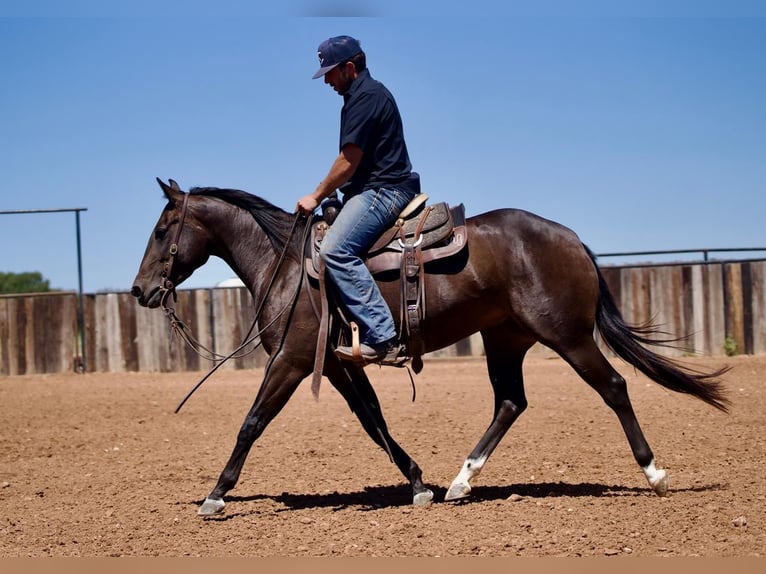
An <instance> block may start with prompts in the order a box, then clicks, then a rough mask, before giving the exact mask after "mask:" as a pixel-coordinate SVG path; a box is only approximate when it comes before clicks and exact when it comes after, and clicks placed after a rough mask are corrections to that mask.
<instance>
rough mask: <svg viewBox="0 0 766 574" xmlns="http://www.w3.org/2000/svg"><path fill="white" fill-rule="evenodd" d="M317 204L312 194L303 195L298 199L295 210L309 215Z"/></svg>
mask: <svg viewBox="0 0 766 574" xmlns="http://www.w3.org/2000/svg"><path fill="white" fill-rule="evenodd" d="M318 205H319V202H318V201H317V200H316V198H315V197H314V196H313V194H308V195H304V196H303V197H301V198H300V199H299V200H298V203H297V204H296V206H295V211H297V212H298V213H301V214H303V215H311V214H312V213H313V212H314V210H315V209H316V208H317V206H318Z"/></svg>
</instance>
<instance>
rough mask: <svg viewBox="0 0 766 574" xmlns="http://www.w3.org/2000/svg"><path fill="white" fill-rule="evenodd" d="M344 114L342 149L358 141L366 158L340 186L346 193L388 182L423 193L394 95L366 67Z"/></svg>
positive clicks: (346, 101)
mask: <svg viewBox="0 0 766 574" xmlns="http://www.w3.org/2000/svg"><path fill="white" fill-rule="evenodd" d="M343 100H344V104H343V109H342V110H341V113H340V149H343V147H344V146H346V145H347V144H355V145H357V146H359V147H360V148H361V149H362V151H363V152H364V153H363V154H362V160H361V162H360V164H359V166H358V167H357V169H356V171H355V172H354V175H352V176H351V179H350V180H349V181H348V183H346V184H345V185H343V186H342V187H341V188H340V191H342V192H343V194H344V196H346V197H348V196H350V195H355V194H357V193H359V192H360V191H362V190H365V189H378V188H380V187H385V186H387V185H391V186H396V187H400V188H402V189H404V190H406V191H409V192H411V193H412V194H413V195H415V194H416V193H419V192H420V178H419V176H418V174H417V173H414V172H413V171H412V164H411V163H410V157H409V154H408V153H407V145H406V144H405V143H404V128H403V126H402V118H401V116H400V115H399V108H398V107H397V106H396V101H394V96H392V95H391V92H389V91H388V90H387V89H386V87H385V86H384V85H383V84H381V83H380V82H378V81H377V80H374V79H373V78H372V76H370V72H369V70H366V69H365V70H362V71H361V72H360V73H359V75H358V76H357V78H356V80H354V82H353V83H352V84H351V87H350V88H349V90H348V92H347V93H346V94H344V96H343Z"/></svg>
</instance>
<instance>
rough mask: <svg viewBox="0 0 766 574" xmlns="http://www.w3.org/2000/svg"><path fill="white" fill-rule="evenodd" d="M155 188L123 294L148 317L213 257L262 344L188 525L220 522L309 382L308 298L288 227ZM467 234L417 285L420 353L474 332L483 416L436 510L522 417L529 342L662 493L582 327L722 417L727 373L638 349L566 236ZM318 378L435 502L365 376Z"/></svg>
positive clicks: (499, 216) (618, 385)
mask: <svg viewBox="0 0 766 574" xmlns="http://www.w3.org/2000/svg"><path fill="white" fill-rule="evenodd" d="M157 181H158V182H159V183H160V186H161V187H162V190H163V191H164V193H165V196H166V197H167V200H168V203H167V205H166V206H165V208H164V209H163V211H162V214H161V215H160V218H159V221H158V222H157V225H156V226H155V228H154V230H153V232H152V234H151V237H150V238H149V244H148V246H147V248H146V253H145V254H144V258H143V261H142V262H141V266H140V268H139V271H138V274H137V276H136V279H135V282H134V284H133V288H132V294H133V295H134V296H135V297H136V299H137V300H138V303H139V304H140V305H143V306H146V307H158V306H160V304H161V303H162V302H163V300H164V299H163V298H165V297H167V295H168V294H169V293H172V291H173V290H174V289H175V287H176V286H177V285H179V284H180V283H182V282H183V281H184V280H185V279H187V278H188V277H189V276H190V275H191V274H192V273H193V272H194V270H195V269H197V268H198V267H200V266H201V265H203V264H204V263H205V262H206V261H207V259H208V257H210V256H211V255H214V256H218V257H220V258H221V259H223V260H224V261H225V262H226V263H227V264H228V265H229V266H230V267H231V268H232V270H233V271H234V272H235V273H236V274H237V275H238V276H239V277H240V278H241V279H242V281H243V282H244V284H245V285H246V286H247V287H248V289H249V290H250V292H251V293H252V295H253V298H254V301H255V302H256V304H257V306H259V307H260V308H261V310H260V313H261V314H260V317H259V325H260V326H261V327H263V326H266V325H268V328H266V329H265V331H263V332H262V334H261V341H262V344H263V348H264V350H265V351H266V352H267V354H268V355H269V361H268V363H267V365H266V369H265V375H264V379H263V382H262V384H261V387H260V389H259V391H258V394H257V396H256V398H255V402H254V403H253V405H252V407H251V409H250V411H249V412H248V414H247V416H246V418H245V420H244V423H243V424H242V427H241V429H240V431H239V434H238V436H237V440H236V444H235V446H234V450H233V452H232V454H231V457H230V458H229V461H228V462H227V464H226V466H225V468H224V469H223V471H222V472H221V475H220V477H219V479H218V482H217V484H216V485H215V488H214V489H213V490H212V492H211V493H210V494H209V495H208V497H207V498H206V500H205V501H204V503H203V504H202V506H201V507H200V509H199V514H200V515H203V516H205V515H212V514H216V513H219V512H222V511H223V509H224V506H225V503H224V496H225V495H226V494H227V493H228V492H229V491H230V490H231V489H232V488H234V486H235V485H236V483H237V481H238V479H239V476H240V472H241V470H242V467H243V465H244V463H245V459H246V457H247V455H248V453H249V451H250V449H251V447H252V445H253V443H254V442H255V440H256V439H258V437H259V436H261V434H262V433H263V431H264V429H265V428H266V426H267V425H268V424H269V423H270V422H271V421H272V419H273V418H274V417H275V416H276V415H277V413H279V411H280V410H281V409H282V408H283V407H284V406H285V404H286V403H287V401H288V400H289V399H290V397H291V396H292V395H293V393H294V391H295V390H296V388H297V387H298V385H299V384H300V383H301V381H303V380H304V379H306V378H307V377H308V376H309V375H310V374H311V373H312V370H313V367H314V358H315V356H314V355H315V351H316V347H317V334H318V327H319V318H318V314H317V312H316V309H317V306H318V303H317V297H318V295H317V290H316V289H315V288H313V287H312V286H310V285H309V283H308V281H305V280H304V274H303V273H302V272H301V270H302V266H303V247H304V246H303V244H302V237H301V234H300V233H293V230H294V229H295V224H296V222H297V221H298V220H297V219H296V218H295V216H294V215H293V214H290V213H288V212H286V211H284V210H282V209H279V208H277V207H275V206H273V205H271V204H270V203H268V202H267V201H265V200H263V199H261V198H258V197H256V196H253V195H250V194H248V193H245V192H242V191H237V190H229V189H218V188H195V189H192V190H191V191H190V192H189V193H184V192H182V191H181V190H180V189H179V187H178V185H177V184H176V183H175V182H173V181H172V180H170V185H167V184H165V183H164V182H162V181H160V180H159V179H158V180H157ZM466 224H467V236H468V247H467V249H464V250H463V252H462V257H459V256H457V257H455V258H453V259H451V260H450V261H449V262H447V263H444V264H443V268H442V269H437V271H440V272H439V273H437V274H429V275H428V276H427V277H426V281H425V288H426V298H425V299H426V301H427V302H428V315H427V318H426V320H425V323H424V333H423V337H424V341H425V346H426V349H425V350H426V352H430V351H434V350H436V349H440V348H443V347H446V346H448V345H452V344H454V343H456V342H458V341H460V340H461V339H464V338H466V337H468V336H470V335H471V334H473V333H476V332H480V333H481V336H482V340H483V343H484V349H485V352H486V360H487V368H488V371H489V379H490V383H491V385H492V389H493V391H494V415H493V417H492V420H491V422H490V424H489V427H488V428H487V430H486V432H485V433H484V435H483V436H482V437H481V439H480V440H479V442H478V443H477V445H476V447H475V448H474V449H473V451H472V452H471V453H470V454H469V455H468V457H467V458H466V459H465V462H464V464H463V467H462V469H461V470H460V471H459V473H458V475H457V477H456V478H455V480H454V481H453V482H452V484H451V485H450V488H449V490H448V492H447V494H446V497H445V499H446V500H457V499H461V498H465V497H467V496H468V495H469V493H470V491H471V486H470V481H471V479H472V478H474V477H476V476H477V475H478V474H479V473H480V472H481V470H482V468H483V467H484V465H485V464H486V462H487V459H488V458H489V456H490V455H491V454H492V452H493V451H494V449H495V447H497V445H498V443H499V442H500V440H501V439H502V438H503V436H504V435H505V433H506V432H507V431H508V429H509V428H510V426H511V425H512V424H513V422H514V421H515V420H516V419H517V418H518V417H519V415H520V414H521V413H522V412H524V410H525V409H526V408H527V399H526V396H525V392H524V382H523V379H522V361H523V360H524V356H525V354H526V352H527V350H528V349H529V348H530V347H531V346H532V345H533V344H534V343H535V342H538V341H539V342H540V343H543V344H544V345H546V346H547V347H549V348H550V349H552V350H554V351H556V352H557V353H558V354H559V355H560V356H561V357H562V358H563V359H564V360H565V361H566V362H567V363H569V365H571V367H572V368H573V369H574V370H575V371H576V372H577V373H578V374H579V375H580V377H582V378H583V379H584V380H585V382H587V383H588V385H590V386H591V387H592V388H593V389H595V391H596V392H597V393H598V394H599V395H600V396H601V398H602V399H603V400H604V402H605V403H606V404H607V405H608V406H609V407H610V408H611V409H612V410H613V411H614V413H615V414H616V415H617V418H618V419H619V421H620V423H621V425H622V427H623V430H624V432H625V435H626V436H627V439H628V443H629V445H630V448H631V450H632V451H633V456H634V457H635V459H636V461H637V462H638V464H639V466H640V467H641V468H642V469H643V472H644V474H645V476H646V479H647V480H648V482H649V485H650V486H651V487H652V489H653V490H654V492H656V493H657V494H658V495H660V496H663V495H664V494H666V492H667V489H668V477H667V473H666V472H665V470H663V469H660V468H657V466H656V465H655V459H654V455H653V453H652V450H651V449H650V447H649V445H648V443H647V441H646V439H645V438H644V435H643V433H642V431H641V428H640V427H639V424H638V421H637V420H636V416H635V414H634V412H633V407H632V406H631V403H630V399H629V398H628V392H627V385H626V382H625V380H624V379H623V377H622V376H620V374H619V373H618V372H617V371H616V370H615V369H614V368H613V367H612V366H611V365H610V363H609V362H608V361H607V359H606V358H605V357H604V355H603V354H602V353H601V351H600V350H599V347H598V346H597V343H596V341H595V340H594V328H598V331H599V332H600V334H601V337H602V338H603V341H604V342H605V343H606V344H608V345H609V346H610V347H611V348H612V349H613V350H614V351H615V353H616V354H617V355H619V356H620V357H622V358H623V359H624V360H625V361H626V362H628V363H629V364H631V365H633V366H634V367H636V368H637V369H638V370H640V371H641V372H643V373H644V374H645V375H646V376H648V377H649V378H651V379H652V380H654V381H656V382H657V383H659V384H660V385H662V386H663V387H666V388H668V389H670V390H673V391H676V392H680V393H687V394H690V395H693V396H695V397H698V398H699V399H701V400H703V401H705V402H706V403H709V404H710V405H712V406H714V407H716V408H719V409H721V410H723V411H726V408H727V405H728V400H727V398H726V396H725V393H724V389H723V384H722V382H721V380H720V376H721V375H722V374H723V372H724V371H725V369H722V370H719V371H716V372H714V373H702V372H697V371H693V370H689V369H687V368H684V367H682V366H680V365H678V364H676V363H675V362H673V361H671V360H669V359H667V358H664V357H662V356H661V355H660V354H658V353H656V352H654V351H652V350H650V349H649V345H651V344H656V343H657V341H656V340H655V337H654V335H655V330H653V329H652V328H650V327H641V328H639V327H634V326H630V325H628V324H626V322H625V321H624V320H623V318H622V316H621V314H620V312H619V311H618V309H617V307H616V305H615V302H614V300H613V298H612V296H611V295H610V293H609V290H608V288H607V285H606V283H605V281H604V279H603V277H602V276H601V273H600V271H599V269H598V266H597V265H596V262H595V259H594V257H593V255H592V254H591V253H590V251H589V250H588V249H587V248H586V247H585V246H584V245H583V244H582V243H581V241H580V240H579V239H578V237H577V236H576V235H575V234H574V233H573V232H572V231H571V230H569V229H567V228H565V227H563V226H562V225H559V224H557V223H554V222H551V221H548V220H545V219H543V218H541V217H538V216H536V215H533V214H531V213H528V212H526V211H521V210H515V209H502V210H496V211H491V212H489V213H485V214H482V215H478V216H475V217H471V218H469V219H468V220H467V223H466ZM277 268H279V269H278V272H277V273H276V274H275V270H277ZM379 284H380V287H381V290H382V292H383V294H384V296H385V298H386V300H387V301H388V303H389V305H390V306H391V308H392V309H396V308H397V307H395V305H398V301H399V296H400V295H399V286H398V279H396V278H390V277H388V278H386V280H381V281H379ZM396 315H397V313H396V312H395V313H394V316H396ZM399 328H401V325H399ZM323 374H324V376H326V377H327V379H328V380H329V381H330V383H331V384H332V385H333V386H334V387H335V388H336V389H337V391H338V392H339V393H340V394H341V395H342V396H343V397H344V399H345V400H346V401H347V402H348V405H349V407H350V408H351V410H352V411H353V412H354V413H355V414H356V415H357V417H358V418H359V421H360V422H361V424H362V426H363V427H364V429H365V430H366V431H367V433H368V434H369V436H370V437H371V438H372V440H373V441H374V442H375V443H377V444H378V445H379V446H380V447H381V448H383V449H384V450H385V451H386V452H388V453H389V455H390V456H391V458H392V459H393V462H394V463H395V464H396V465H397V467H398V468H399V470H400V471H401V472H402V474H403V475H404V476H405V477H406V478H407V480H409V482H410V485H411V487H412V493H413V504H416V505H426V504H429V503H430V502H431V501H432V499H433V493H432V492H431V490H429V489H428V488H427V487H426V486H425V484H424V483H423V480H422V477H421V469H420V467H419V466H418V465H417V463H416V462H415V461H414V460H412V458H410V456H409V455H408V454H407V453H406V452H405V451H404V450H403V449H402V448H401V447H400V446H399V444H398V443H397V442H396V441H395V440H394V439H393V438H392V437H391V435H390V434H389V432H388V428H387V425H386V422H385V420H384V418H383V414H382V412H381V408H380V404H379V402H378V399H377V396H376V394H375V391H374V390H373V388H372V385H371V384H370V382H369V379H368V378H367V376H366V374H365V372H364V369H363V368H362V367H358V366H355V365H354V364H352V363H347V362H341V361H340V360H339V359H337V358H336V357H335V355H334V354H333V353H332V352H331V349H330V348H329V346H328V351H327V353H326V356H325V361H324V369H323Z"/></svg>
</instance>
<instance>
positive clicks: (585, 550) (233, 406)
mask: <svg viewBox="0 0 766 574" xmlns="http://www.w3.org/2000/svg"><path fill="white" fill-rule="evenodd" d="M687 361H691V362H692V363H693V364H695V365H696V366H698V367H705V368H707V367H715V366H720V365H722V364H723V363H724V362H726V363H728V364H731V365H733V366H734V370H733V371H732V372H731V373H730V374H729V375H728V376H727V381H728V387H729V390H730V396H731V399H732V400H733V408H732V412H731V414H728V415H726V414H723V413H720V412H718V411H716V410H714V409H713V408H711V407H708V406H707V405H705V404H703V403H702V402H700V401H698V400H696V399H692V398H690V397H686V396H681V395H677V394H673V393H670V392H668V391H665V390H663V389H662V388H661V387H659V386H658V385H656V384H654V383H650V382H649V381H648V380H647V379H646V378H645V377H643V376H642V375H637V374H636V373H634V372H633V370H632V369H631V368H628V367H626V366H625V365H624V364H623V363H621V362H619V361H615V366H616V367H617V368H618V369H619V370H620V371H621V373H622V374H623V375H624V376H625V377H626V378H627V379H628V381H629V389H630V393H631V397H632V400H633V404H634V407H635V410H636V412H637V415H638V417H639V421H640V422H641V424H642V427H643V430H644V433H645V435H646V436H647V439H648V440H649V443H650V444H651V446H652V448H653V450H654V452H655V455H656V457H657V462H658V465H659V466H662V467H664V468H666V469H667V470H668V472H669V473H670V478H671V492H670V494H669V496H667V497H665V498H659V497H657V496H656V495H654V493H653V492H652V491H651V490H650V489H649V488H648V485H647V484H646V481H645V479H644V477H643V474H642V472H641V471H640V469H639V468H638V466H637V465H636V463H635V462H634V460H633V457H632V455H631V453H630V450H629V448H628V445H627V442H626V440H625V437H624V435H623V433H622V430H621V428H620V426H619V423H618V421H617V418H616V417H615V416H614V415H613V414H612V412H611V411H610V410H609V409H608V408H607V407H606V406H605V405H604V404H603V403H602V402H601V400H600V398H599V397H598V396H597V395H596V394H595V392H593V391H592V390H591V389H590V388H589V387H588V386H587V385H586V384H585V383H584V382H583V381H581V380H580V379H579V378H577V376H576V375H575V374H574V373H573V372H572V370H571V369H570V368H569V367H568V366H567V365H566V364H565V363H564V362H563V361H561V360H560V359H548V358H534V357H533V358H530V359H528V361H527V363H526V369H525V375H526V383H527V394H528V397H529V403H530V407H529V409H528V410H527V412H526V413H524V415H522V417H521V418H520V419H519V420H518V421H517V423H516V424H515V425H514V427H513V428H512V429H511V431H510V432H509V433H508V435H507V436H506V437H505V439H504V440H503V442H502V443H501V444H500V446H499V447H498V449H497V451H496V452H495V454H494V455H493V457H492V458H491V459H490V461H489V463H488V464H487V466H486V467H485V469H484V472H483V473H482V475H481V476H480V477H478V478H477V479H475V480H474V481H473V486H474V491H473V494H472V498H471V499H470V501H469V502H466V503H445V502H444V501H443V498H444V494H445V492H446V489H447V487H448V486H449V484H450V482H451V481H452V479H453V478H454V477H455V476H456V474H457V473H458V471H459V469H460V467H461V465H462V463H463V460H464V458H465V456H466V455H467V454H468V453H469V452H470V450H471V449H472V448H473V446H474V445H475V443H476V442H477V441H478V439H479V437H480V436H481V433H482V432H483V431H484V429H485V428H486V426H487V424H488V423H489V417H490V414H491V409H492V400H491V391H490V387H489V383H488V381H487V378H486V375H485V367H484V363H483V361H482V360H480V359H468V360H445V359H441V360H439V359H433V360H428V361H426V365H425V369H424V371H423V372H422V373H421V374H420V375H418V376H417V377H415V381H416V385H417V399H416V401H415V402H412V401H411V394H412V389H411V387H410V383H409V379H408V377H407V374H406V372H405V371H403V370H397V369H391V368H387V369H379V368H377V367H373V368H369V369H368V371H369V374H370V377H371V379H372V380H373V383H374V385H375V388H376V389H377V390H378V392H379V396H380V399H381V402H382V404H383V408H384V413H385V414H386V416H387V420H388V423H389V428H390V429H391V432H392V434H393V436H394V437H395V438H396V439H397V440H398V441H399V443H400V444H401V445H402V446H403V447H404V448H405V450H407V451H408V452H409V453H410V454H411V455H412V456H413V458H415V460H416V461H418V463H419V464H420V466H421V467H422V469H423V472H424V479H425V481H426V482H427V483H428V485H429V486H430V487H431V488H432V489H433V490H434V492H435V494H436V500H435V502H434V504H432V505H431V506H429V507H426V508H418V507H413V506H412V505H411V504H410V503H411V494H410V489H409V486H408V484H407V483H406V482H405V481H404V479H403V477H402V476H401V475H400V474H399V472H398V470H397V469H396V467H395V466H394V465H393V464H392V463H391V462H389V460H388V458H387V456H386V455H385V454H384V453H383V451H381V450H379V449H378V448H377V447H376V446H375V445H374V444H373V443H372V442H371V440H370V439H369V438H368V437H367V435H366V434H364V432H363V430H362V429H361V426H360V425H359V424H358V422H357V421H356V418H355V417H354V416H353V414H352V413H351V412H350V411H349V409H348V408H347V407H346V405H345V403H344V402H343V401H342V399H341V398H340V397H339V395H338V394H337V393H336V392H335V391H334V390H333V389H332V388H331V386H330V385H329V384H328V383H327V382H326V381H325V383H324V385H323V387H322V391H321V396H320V401H319V402H315V401H314V399H313V398H312V396H311V393H310V388H309V387H310V385H309V383H310V381H308V380H307V381H305V382H304V384H303V385H302V386H301V388H299V390H298V392H297V394H296V395H295V396H294V397H293V399H292V400H291V402H290V403H289V404H288V406H287V407H286V408H285V409H284V410H283V412H282V413H281V414H280V415H279V416H278V417H277V418H276V419H275V421H274V422H273V423H272V424H271V426H269V427H268V429H267V430H266V432H265V433H264V435H263V436H262V437H261V439H260V440H259V441H258V442H257V443H256V445H255V447H254V448H253V450H252V452H251V454H250V457H249V458H248V461H247V464H246V465H245V468H244V471H243V473H242V479H241V480H240V483H239V484H238V486H237V487H236V488H235V489H234V490H233V491H232V492H231V493H230V496H229V497H228V499H227V502H228V505H227V508H226V511H225V514H224V515H222V516H221V517H217V518H214V519H205V520H203V519H201V518H199V517H198V516H197V515H196V511H197V507H198V505H199V504H200V503H201V501H202V500H203V499H204V497H205V496H206V495H207V494H208V492H209V491H210V490H211V489H212V487H213V486H214V484H215V481H216V479H217V477H218V474H219V472H220V471H221V469H222V468H223V465H224V464H225V462H226V459H227V458H228V456H229V454H230V452H231V448H232V447H233V444H234V439H235V436H236V433H237V431H238V429H239V426H240V424H241V422H242V419H243V417H244V414H245V412H246V411H247V409H248V408H249V406H250V404H251V402H252V399H253V398H254V396H255V393H256V390H257V388H258V385H259V384H260V380H261V374H262V373H261V372H260V371H219V372H218V373H217V374H216V375H215V376H214V377H213V378H212V379H211V380H209V381H208V382H207V383H206V384H205V386H203V387H202V389H201V390H200V391H198V393H197V394H196V395H194V397H192V399H191V400H190V401H189V403H187V405H186V406H185V407H184V409H183V410H182V411H181V412H180V413H179V414H173V410H174V408H175V407H176V405H177V404H178V402H179V401H180V400H181V398H183V396H184V395H185V393H186V392H187V391H188V390H189V389H190V388H191V386H192V385H194V383H196V382H197V381H198V380H199V378H200V376H201V374H202V373H200V374H197V373H183V374H135V373H131V374H86V375H76V374H72V375H64V376H35V377H5V378H0V421H2V431H1V432H0V557H27V556H32V557H44V556H88V557H105V556H168V557H178V556H204V557H223V556H248V557H282V556H308V557H315V556H413V557H423V556H431V557H433V556H445V557H448V556H515V555H520V556H569V557H574V556H614V557H620V556H710V557H744V556H763V555H764V553H766V480H764V476H766V461H765V458H764V455H765V454H766V417H765V416H764V412H766V356H757V357H735V358H732V359H726V360H725V361H724V360H723V359H720V360H719V359H689V360H687Z"/></svg>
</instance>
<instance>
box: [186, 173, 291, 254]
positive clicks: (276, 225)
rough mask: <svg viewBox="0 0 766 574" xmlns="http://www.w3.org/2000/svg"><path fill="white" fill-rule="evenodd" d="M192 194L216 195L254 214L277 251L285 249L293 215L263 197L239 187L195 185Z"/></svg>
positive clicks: (190, 191) (254, 217)
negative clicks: (224, 187) (223, 187)
mask: <svg viewBox="0 0 766 574" xmlns="http://www.w3.org/2000/svg"><path fill="white" fill-rule="evenodd" d="M189 193H190V194H192V195H204V196H208V197H215V198H217V199H221V200H223V201H225V202H227V203H230V204H232V205H235V206H237V207H239V208H241V209H244V210H245V211H247V212H249V213H250V215H252V216H253V219H255V221H256V223H258V225H259V226H260V227H261V229H263V231H264V233H266V236H267V237H268V238H269V241H270V242H271V245H272V246H273V247H274V249H275V250H276V251H278V252H279V251H281V250H282V249H284V246H285V243H286V242H287V238H288V237H289V235H290V231H291V229H292V223H293V219H292V215H291V214H289V213H287V212H286V211H285V210H284V209H281V208H279V207H277V206H275V205H273V204H271V203H269V202H268V201H266V200H265V199H263V198H260V197H258V196H256V195H252V194H250V193H247V192H246V191H241V190H239V189H222V188H219V187H193V188H192V189H191V190H189Z"/></svg>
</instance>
